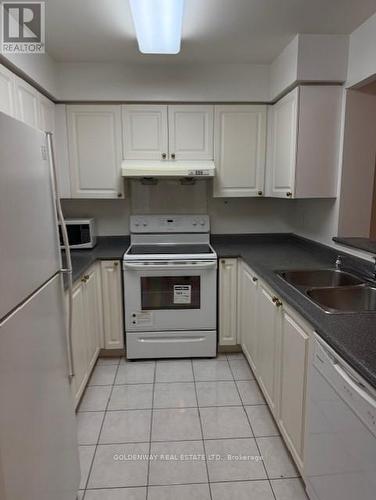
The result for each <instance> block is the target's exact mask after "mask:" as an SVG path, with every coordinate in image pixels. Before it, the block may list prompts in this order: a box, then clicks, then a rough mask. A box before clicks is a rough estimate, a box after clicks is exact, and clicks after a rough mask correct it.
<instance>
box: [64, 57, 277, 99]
mask: <svg viewBox="0 0 376 500" xmlns="http://www.w3.org/2000/svg"><path fill="white" fill-rule="evenodd" d="M57 67H58V72H57V75H58V81H59V96H60V98H61V99H62V100H68V101H69V100H79V101H88V100H94V101H95V100H105V101H108V100H110V101H111V100H114V101H124V100H125V101H127V100H129V101H132V100H136V101H145V100H146V101H267V100H268V98H269V91H268V88H269V66H268V65H254V64H209V65H207V64H206V65H197V64H187V65H152V64H148V65H144V64H133V65H129V64H128V65H121V64H115V63H63V64H58V66H57Z"/></svg>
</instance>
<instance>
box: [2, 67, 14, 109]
mask: <svg viewBox="0 0 376 500" xmlns="http://www.w3.org/2000/svg"><path fill="white" fill-rule="evenodd" d="M15 104H16V102H15V76H14V74H13V73H12V72H11V71H9V70H8V69H7V68H5V67H4V66H2V65H1V64H0V111H2V112H3V113H6V114H7V115H10V116H13V117H15V116H16V106H15Z"/></svg>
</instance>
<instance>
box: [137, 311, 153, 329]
mask: <svg viewBox="0 0 376 500" xmlns="http://www.w3.org/2000/svg"><path fill="white" fill-rule="evenodd" d="M132 324H133V325H136V326H152V325H153V313H152V312H151V311H139V312H134V313H132Z"/></svg>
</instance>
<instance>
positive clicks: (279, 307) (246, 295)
mask: <svg viewBox="0 0 376 500" xmlns="http://www.w3.org/2000/svg"><path fill="white" fill-rule="evenodd" d="M225 260H228V259H225ZM232 260H233V259H232ZM238 269H239V274H238V294H237V305H238V331H239V336H240V343H241V345H242V349H243V352H244V354H245V356H246V358H247V359H248V361H249V363H250V365H251V367H252V369H253V371H254V374H255V377H256V380H257V381H258V383H259V385H260V388H261V390H262V392H263V394H264V396H265V399H266V401H267V403H268V405H269V407H270V410H271V412H272V414H273V416H274V419H275V421H276V423H277V425H278V427H279V429H280V431H281V434H282V436H283V438H284V440H285V442H286V444H287V446H288V448H289V450H290V452H291V454H292V456H293V458H294V460H295V463H296V465H297V467H298V469H299V470H300V472H301V473H303V465H304V440H303V436H304V430H305V429H304V428H305V417H306V416H305V405H306V382H307V370H308V355H309V353H308V349H309V339H310V337H311V336H312V328H311V327H310V325H309V324H307V323H306V322H305V321H304V320H303V319H302V318H301V317H300V316H299V314H297V313H296V312H295V311H294V310H293V309H292V308H291V307H289V306H288V305H286V304H283V303H282V301H281V300H280V299H279V298H278V297H277V295H276V294H275V293H274V291H273V290H272V289H271V288H269V286H267V285H266V284H265V283H264V282H263V281H262V280H261V279H260V278H259V277H258V276H257V275H256V274H255V273H254V272H253V271H252V269H250V268H249V267H248V266H247V265H246V264H245V263H244V262H242V261H240V262H239V263H238ZM226 314H227V316H230V313H229V312H228V311H226ZM221 316H222V312H221V311H220V317H221Z"/></svg>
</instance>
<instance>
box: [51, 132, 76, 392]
mask: <svg viewBox="0 0 376 500" xmlns="http://www.w3.org/2000/svg"><path fill="white" fill-rule="evenodd" d="M46 136H47V146H48V156H49V159H50V165H51V171H52V179H53V190H54V196H55V204H56V212H57V217H58V221H59V223H60V227H61V234H62V238H63V247H64V250H65V256H66V268H64V269H61V270H60V271H61V272H63V273H65V274H66V275H67V278H68V334H67V347H68V370H69V381H70V382H72V380H73V377H74V359H73V350H72V322H73V315H72V309H73V279H72V258H71V253H70V248H69V240H68V233H67V226H66V224H65V220H64V215H63V210H62V208H61V203H60V197H59V192H58V184H57V173H56V165H55V154H54V147H53V140H52V133H51V132H47V133H46Z"/></svg>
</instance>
